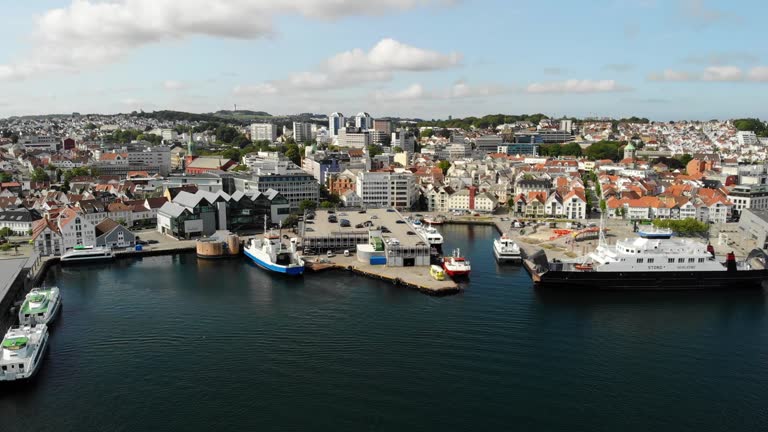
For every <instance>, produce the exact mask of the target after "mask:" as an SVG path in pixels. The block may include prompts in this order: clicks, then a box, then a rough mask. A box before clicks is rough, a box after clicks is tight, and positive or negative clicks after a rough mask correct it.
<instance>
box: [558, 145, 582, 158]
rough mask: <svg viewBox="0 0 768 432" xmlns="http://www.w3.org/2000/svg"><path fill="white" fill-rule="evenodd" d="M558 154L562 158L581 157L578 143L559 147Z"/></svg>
mask: <svg viewBox="0 0 768 432" xmlns="http://www.w3.org/2000/svg"><path fill="white" fill-rule="evenodd" d="M560 154H561V155H563V156H581V146H580V145H579V143H575V142H572V143H568V144H564V145H562V146H561V147H560Z"/></svg>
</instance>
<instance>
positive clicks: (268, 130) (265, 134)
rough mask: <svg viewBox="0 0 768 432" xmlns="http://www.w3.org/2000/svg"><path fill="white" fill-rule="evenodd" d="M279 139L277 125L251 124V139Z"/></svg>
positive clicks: (273, 140)
mask: <svg viewBox="0 0 768 432" xmlns="http://www.w3.org/2000/svg"><path fill="white" fill-rule="evenodd" d="M276 139H277V127H276V126H275V125H273V124H271V123H253V124H251V141H254V142H255V141H269V142H275V140H276Z"/></svg>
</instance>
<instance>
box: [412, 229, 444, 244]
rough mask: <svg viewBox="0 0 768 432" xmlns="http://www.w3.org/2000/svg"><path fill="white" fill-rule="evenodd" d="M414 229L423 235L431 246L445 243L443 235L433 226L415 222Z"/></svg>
mask: <svg viewBox="0 0 768 432" xmlns="http://www.w3.org/2000/svg"><path fill="white" fill-rule="evenodd" d="M414 231H416V232H417V233H418V234H419V235H421V237H423V238H424V240H426V241H427V243H429V245H430V246H435V247H441V246H442V245H443V235H442V234H440V232H439V231H438V230H437V229H435V228H433V227H432V226H424V225H421V224H420V225H415V224H414Z"/></svg>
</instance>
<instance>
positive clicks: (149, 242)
mask: <svg viewBox="0 0 768 432" xmlns="http://www.w3.org/2000/svg"><path fill="white" fill-rule="evenodd" d="M158 243H160V242H159V241H157V240H147V244H158Z"/></svg>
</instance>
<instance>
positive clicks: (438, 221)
mask: <svg viewBox="0 0 768 432" xmlns="http://www.w3.org/2000/svg"><path fill="white" fill-rule="evenodd" d="M422 221H423V222H424V223H425V224H429V225H442V224H444V223H445V218H444V217H442V216H435V217H432V216H426V217H425V218H424V219H422Z"/></svg>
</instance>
